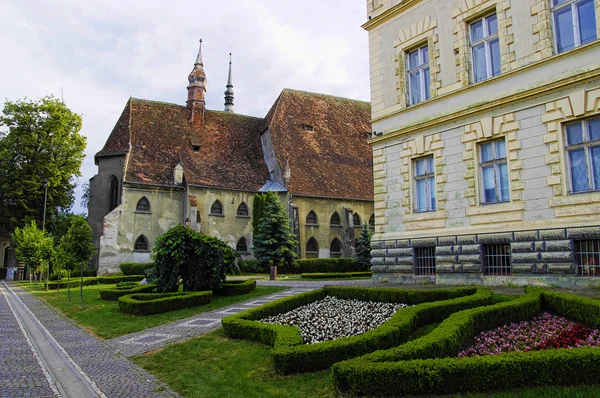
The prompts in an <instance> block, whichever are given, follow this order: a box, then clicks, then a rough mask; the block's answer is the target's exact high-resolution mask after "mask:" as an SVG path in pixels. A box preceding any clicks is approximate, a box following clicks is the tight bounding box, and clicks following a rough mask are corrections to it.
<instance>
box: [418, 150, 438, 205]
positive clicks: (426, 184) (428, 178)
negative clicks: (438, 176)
mask: <svg viewBox="0 0 600 398" xmlns="http://www.w3.org/2000/svg"><path fill="white" fill-rule="evenodd" d="M414 171H415V173H414V176H415V210H416V212H417V213H422V212H425V211H435V209H436V202H435V169H434V168H433V156H426V157H424V158H420V159H415V161H414Z"/></svg>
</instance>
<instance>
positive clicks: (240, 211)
mask: <svg viewBox="0 0 600 398" xmlns="http://www.w3.org/2000/svg"><path fill="white" fill-rule="evenodd" d="M236 215H237V216H238V217H249V216H250V212H249V211H248V206H247V205H246V203H244V202H242V203H240V205H239V206H238V208H237V213H236Z"/></svg>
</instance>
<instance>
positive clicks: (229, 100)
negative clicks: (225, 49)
mask: <svg viewBox="0 0 600 398" xmlns="http://www.w3.org/2000/svg"><path fill="white" fill-rule="evenodd" d="M226 87H227V89H226V90H225V112H231V113H234V110H233V80H232V78H231V53H229V77H228V78H227V86H226Z"/></svg>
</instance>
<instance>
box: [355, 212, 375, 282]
mask: <svg viewBox="0 0 600 398" xmlns="http://www.w3.org/2000/svg"><path fill="white" fill-rule="evenodd" d="M371 236H372V234H371V230H370V229H369V226H368V225H367V223H364V224H363V225H362V227H361V230H360V237H359V238H358V239H356V257H354V260H352V261H353V262H354V263H355V264H359V265H360V267H361V268H362V269H363V270H365V271H368V270H369V269H370V268H371Z"/></svg>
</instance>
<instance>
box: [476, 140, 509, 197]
mask: <svg viewBox="0 0 600 398" xmlns="http://www.w3.org/2000/svg"><path fill="white" fill-rule="evenodd" d="M479 153H480V158H479V161H480V164H481V178H482V180H483V184H482V186H483V195H482V197H483V203H500V202H508V201H509V200H510V190H509V188H508V183H509V181H508V166H507V164H506V144H505V142H504V139H500V140H495V141H488V142H485V143H483V144H480V145H479Z"/></svg>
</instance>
